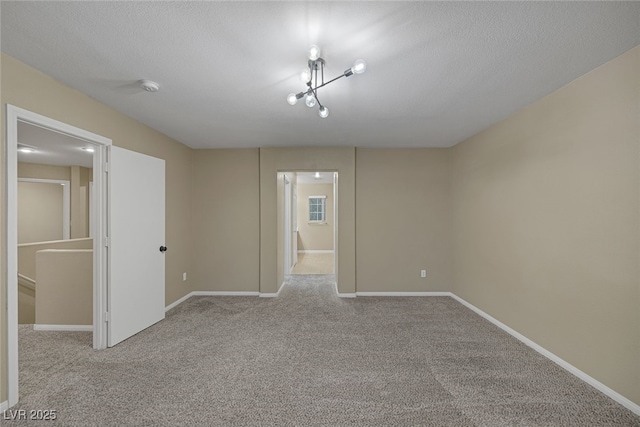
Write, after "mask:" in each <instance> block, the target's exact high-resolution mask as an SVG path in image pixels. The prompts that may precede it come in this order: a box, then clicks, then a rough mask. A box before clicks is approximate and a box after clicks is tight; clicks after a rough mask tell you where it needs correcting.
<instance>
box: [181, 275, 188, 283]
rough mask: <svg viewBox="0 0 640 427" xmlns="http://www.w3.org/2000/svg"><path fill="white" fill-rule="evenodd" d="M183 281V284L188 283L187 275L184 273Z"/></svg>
mask: <svg viewBox="0 0 640 427" xmlns="http://www.w3.org/2000/svg"><path fill="white" fill-rule="evenodd" d="M182 281H183V282H186V281H187V273H182Z"/></svg>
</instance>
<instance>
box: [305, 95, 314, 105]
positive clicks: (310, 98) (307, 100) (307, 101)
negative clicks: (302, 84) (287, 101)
mask: <svg viewBox="0 0 640 427" xmlns="http://www.w3.org/2000/svg"><path fill="white" fill-rule="evenodd" d="M304 103H305V104H307V107H309V108H311V107H315V106H316V98H315V96H313V95H307V97H306V98H305V100H304Z"/></svg>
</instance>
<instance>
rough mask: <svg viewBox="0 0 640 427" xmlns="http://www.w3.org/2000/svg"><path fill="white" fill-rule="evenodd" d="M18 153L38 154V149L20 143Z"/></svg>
mask: <svg viewBox="0 0 640 427" xmlns="http://www.w3.org/2000/svg"><path fill="white" fill-rule="evenodd" d="M18 151H19V152H21V153H35V152H36V147H33V146H31V145H27V144H22V143H20V142H19V143H18Z"/></svg>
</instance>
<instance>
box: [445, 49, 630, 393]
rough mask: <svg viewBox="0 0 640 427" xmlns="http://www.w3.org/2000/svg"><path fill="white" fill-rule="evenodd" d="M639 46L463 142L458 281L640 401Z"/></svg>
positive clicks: (456, 198)
mask: <svg viewBox="0 0 640 427" xmlns="http://www.w3.org/2000/svg"><path fill="white" fill-rule="evenodd" d="M638 76H640V47H636V48H635V49H633V50H631V51H629V52H627V53H626V54H624V55H622V56H620V57H618V58H617V59H614V60H613V61H611V62H609V63H607V64H605V65H603V66H601V67H599V68H597V69H596V70H594V71H592V72H590V73H588V74H586V75H585V76H582V77H581V78H579V79H577V80H576V81H574V82H572V83H570V84H568V85H566V86H565V87H563V88H561V89H559V90H558V91H556V92H554V93H553V94H551V95H549V96H547V97H545V98H543V99H542V100H540V101H538V102H536V103H534V104H532V105H531V106H529V107H527V108H525V109H523V110H521V111H520V112H518V113H516V114H514V115H512V116H511V117H509V118H507V119H506V120H503V121H502V122H500V123H498V124H496V125H494V126H492V127H491V128H489V129H487V130H485V131H484V132H482V133H480V134H478V135H476V136H474V137H472V138H470V139H469V140H467V141H466V142H464V143H462V144H459V145H457V146H456V147H455V148H454V149H453V171H452V173H453V206H454V209H453V211H454V219H453V230H454V233H453V244H454V252H453V255H454V256H453V261H454V264H453V271H454V287H453V290H454V292H455V293H456V294H457V295H459V296H460V297H462V298H464V299H465V300H467V301H469V302H470V303H472V304H474V305H475V306H477V307H479V308H480V309H482V310H484V311H485V312H487V313H489V314H490V315H491V316H493V317H495V318H497V319H498V320H500V321H502V322H504V323H505V324H507V325H508V326H510V327H512V328H513V329H515V330H516V331H518V332H520V333H522V334H523V335H525V336H526V337H528V338H530V339H531V340H533V341H534V342H536V343H538V344H540V345H542V346H543V347H545V348H546V349H548V350H549V351H551V352H553V353H554V354H556V355H558V356H559V357H561V358H562V359H564V360H566V361H567V362H569V363H571V364H572V365H574V366H576V367H577V368H579V369H581V370H583V371H584V372H586V373H587V374H589V375H591V376H592V377H594V378H595V379H597V380H598V381H601V382H602V383H604V384H605V385H607V386H609V387H611V388H612V389H614V390H615V391H617V392H619V393H621V394H622V395H624V396H626V397H627V398H629V399H631V400H632V401H634V402H635V403H636V404H640V280H639V279H640V277H639V271H638V266H639V263H638V261H639V245H638V244H639V236H640V211H639V201H640V197H639V196H640V194H639V190H640V186H639V183H640V173H639V169H640V168H639V160H640V151H639V147H640V128H639V126H640V125H639V123H640V78H639V77H638Z"/></svg>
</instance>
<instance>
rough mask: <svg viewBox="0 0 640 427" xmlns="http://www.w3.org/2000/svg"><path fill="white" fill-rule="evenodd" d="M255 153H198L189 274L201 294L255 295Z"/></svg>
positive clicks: (257, 213)
mask: <svg viewBox="0 0 640 427" xmlns="http://www.w3.org/2000/svg"><path fill="white" fill-rule="evenodd" d="M259 166H260V163H259V151H258V150H257V149H253V150H251V149H247V150H197V151H196V152H195V157H194V168H193V183H194V190H193V226H194V230H196V232H195V233H194V236H193V269H194V281H195V283H197V289H198V290H201V291H254V292H258V291H259V289H260V270H259V264H260V245H259V237H260V193H259V192H260V176H259Z"/></svg>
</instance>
